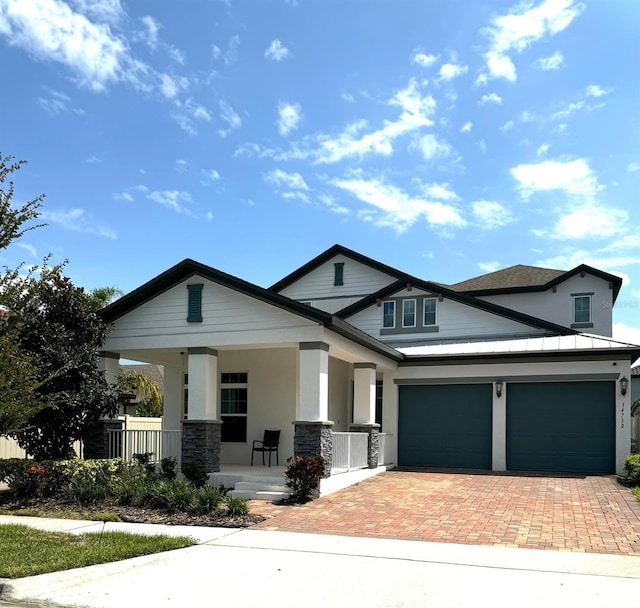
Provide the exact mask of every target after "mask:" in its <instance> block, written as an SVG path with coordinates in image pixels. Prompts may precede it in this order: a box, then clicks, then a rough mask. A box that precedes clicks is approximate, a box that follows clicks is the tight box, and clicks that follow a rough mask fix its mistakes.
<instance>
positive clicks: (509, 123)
mask: <svg viewBox="0 0 640 608" xmlns="http://www.w3.org/2000/svg"><path fill="white" fill-rule="evenodd" d="M513 127H515V123H514V122H513V120H508V121H507V122H505V123H504V124H503V125H502V126H500V127H498V128H499V129H500V130H501V131H502V132H503V133H506V132H507V131H511V129H513Z"/></svg>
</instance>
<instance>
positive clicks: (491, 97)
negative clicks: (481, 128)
mask: <svg viewBox="0 0 640 608" xmlns="http://www.w3.org/2000/svg"><path fill="white" fill-rule="evenodd" d="M478 103H479V104H480V105H484V104H485V103H495V104H497V105H502V97H500V95H498V94H497V93H487V94H486V95H483V96H482V97H481V98H480V101H479V102H478Z"/></svg>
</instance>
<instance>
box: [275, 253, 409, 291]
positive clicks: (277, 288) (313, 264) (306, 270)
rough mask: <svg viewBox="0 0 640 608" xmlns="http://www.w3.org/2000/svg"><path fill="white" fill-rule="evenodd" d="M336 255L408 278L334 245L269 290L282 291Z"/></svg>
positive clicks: (402, 273) (394, 269)
mask: <svg viewBox="0 0 640 608" xmlns="http://www.w3.org/2000/svg"><path fill="white" fill-rule="evenodd" d="M336 255H344V256H346V257H348V258H351V259H352V260H355V261H356V262H360V264H364V265H365V266H369V267H370V268H373V269H375V270H379V271H380V272H383V273H384V274H388V275H389V276H391V277H394V278H396V279H399V278H400V277H404V276H407V275H406V273H404V272H402V271H400V270H398V269H397V268H392V267H391V266H387V265H386V264H382V263H381V262H378V261H376V260H374V259H372V258H369V257H367V256H366V255H362V254H361V253H358V252H357V251H353V250H351V249H347V247H343V246H342V245H337V244H336V245H333V247H329V249H327V250H326V251H323V252H322V253H321V254H320V255H318V256H316V257H315V258H313V259H312V260H311V261H309V262H307V263H306V264H304V265H303V266H300V268H298V269H297V270H294V271H293V272H292V273H291V274H288V275H287V276H286V277H284V278H282V279H280V280H279V281H278V282H277V283H274V284H273V285H272V286H271V287H269V289H270V290H271V291H282V290H283V289H284V288H285V287H288V286H289V285H291V284H292V283H295V282H296V281H297V280H298V279H300V278H302V277H303V276H305V275H306V274H309V273H310V272H311V271H312V270H315V269H316V268H317V267H318V266H320V265H321V264H324V263H325V262H326V261H327V260H330V259H331V258H333V257H335V256H336Z"/></svg>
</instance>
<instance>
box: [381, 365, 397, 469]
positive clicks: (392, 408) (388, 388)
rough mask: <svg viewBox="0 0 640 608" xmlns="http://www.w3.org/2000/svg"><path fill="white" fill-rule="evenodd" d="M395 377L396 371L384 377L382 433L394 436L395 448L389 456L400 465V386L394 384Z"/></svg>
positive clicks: (389, 372)
mask: <svg viewBox="0 0 640 608" xmlns="http://www.w3.org/2000/svg"><path fill="white" fill-rule="evenodd" d="M395 376H396V371H388V372H384V374H383V376H382V432H383V433H390V434H391V435H392V439H391V441H392V445H393V447H392V448H391V449H390V450H389V451H390V452H391V453H390V454H389V453H388V452H387V455H388V456H390V458H391V460H392V461H393V462H394V463H396V464H398V385H397V384H396V383H395V382H394V380H395ZM386 441H387V442H388V441H389V437H387V439H386ZM386 464H389V463H386Z"/></svg>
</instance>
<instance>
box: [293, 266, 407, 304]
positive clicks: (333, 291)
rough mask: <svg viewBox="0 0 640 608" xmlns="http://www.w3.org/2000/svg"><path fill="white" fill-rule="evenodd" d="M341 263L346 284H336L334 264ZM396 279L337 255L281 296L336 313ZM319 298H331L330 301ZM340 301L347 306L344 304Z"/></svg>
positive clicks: (302, 278) (299, 280)
mask: <svg viewBox="0 0 640 608" xmlns="http://www.w3.org/2000/svg"><path fill="white" fill-rule="evenodd" d="M340 262H342V263H344V281H343V282H344V285H334V284H333V282H334V264H335V263H340ZM395 280H396V279H395V277H392V276H389V275H388V274H385V273H384V272H380V271H379V270H375V269H374V268H371V267H370V266H366V265H365V264H361V263H360V262H356V261H354V260H352V259H351V258H349V257H347V256H344V255H336V256H335V257H333V258H331V259H330V260H328V261H327V262H325V263H324V264H321V265H320V266H318V267H317V268H315V269H313V270H312V271H311V272H309V273H308V274H306V275H304V276H303V277H301V278H300V279H298V280H297V281H296V282H295V283H292V284H291V285H288V286H287V287H285V288H284V289H283V290H281V291H280V293H281V294H282V295H284V296H287V297H288V298H292V299H293V300H312V301H313V305H314V306H315V307H316V308H320V309H321V310H326V311H327V312H336V311H337V310H340V309H342V308H344V307H345V306H348V305H349V304H352V303H353V302H357V301H358V300H359V299H361V298H362V297H364V296H365V295H369V294H371V293H374V292H376V291H378V290H379V289H382V288H383V287H385V286H386V285H389V284H391V283H393V282H394V281H395ZM354 296H356V297H355V298H354ZM318 298H328V300H322V299H318ZM341 301H342V302H344V303H342V304H341V303H340V302H341Z"/></svg>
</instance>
